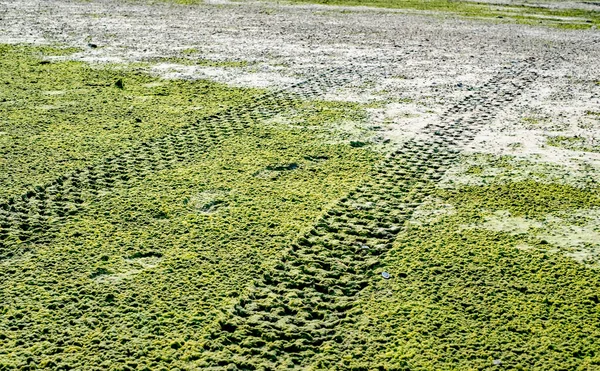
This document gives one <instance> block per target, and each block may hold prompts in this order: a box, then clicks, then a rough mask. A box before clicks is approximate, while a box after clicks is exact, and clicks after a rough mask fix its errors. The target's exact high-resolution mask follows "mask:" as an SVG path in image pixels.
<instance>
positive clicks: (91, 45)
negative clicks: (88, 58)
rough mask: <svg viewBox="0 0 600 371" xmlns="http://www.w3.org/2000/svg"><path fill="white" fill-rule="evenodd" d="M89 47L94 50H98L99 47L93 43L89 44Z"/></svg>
mask: <svg viewBox="0 0 600 371" xmlns="http://www.w3.org/2000/svg"><path fill="white" fill-rule="evenodd" d="M88 46H89V47H90V48H92V49H96V48H97V47H98V45H96V44H92V43H90V44H88Z"/></svg>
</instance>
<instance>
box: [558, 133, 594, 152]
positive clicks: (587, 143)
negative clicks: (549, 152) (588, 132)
mask: <svg viewBox="0 0 600 371" xmlns="http://www.w3.org/2000/svg"><path fill="white" fill-rule="evenodd" d="M546 144H547V145H549V146H552V147H560V148H566V149H570V150H574V151H585V152H600V146H599V145H593V144H592V141H591V140H590V139H586V138H584V137H581V136H566V135H552V136H548V137H547V138H546Z"/></svg>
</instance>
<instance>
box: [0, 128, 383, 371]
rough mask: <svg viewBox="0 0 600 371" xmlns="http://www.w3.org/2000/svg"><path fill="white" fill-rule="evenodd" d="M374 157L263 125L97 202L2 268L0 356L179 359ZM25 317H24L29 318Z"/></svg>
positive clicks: (73, 360)
mask: <svg viewBox="0 0 600 371" xmlns="http://www.w3.org/2000/svg"><path fill="white" fill-rule="evenodd" d="M317 156H320V158H325V157H326V158H327V160H324V161H314V160H313V159H312V158H315V157H317ZM307 158H308V159H307ZM376 158H377V157H374V156H373V155H372V154H371V153H370V152H369V151H367V150H365V149H354V148H352V147H350V146H347V145H326V144H323V143H322V142H321V141H320V140H319V139H316V138H315V136H314V135H312V134H310V133H307V132H303V131H301V130H297V131H292V132H291V131H289V130H287V129H286V130H283V131H282V130H279V131H278V130H274V129H266V130H258V131H256V132H254V133H249V134H248V135H240V136H239V137H235V138H231V139H230V140H227V141H226V142H225V143H223V145H222V146H220V147H219V148H215V149H214V150H211V151H210V152H209V153H208V154H206V155H203V156H200V157H199V158H198V159H197V160H196V161H194V163H193V164H192V165H185V166H181V167H178V168H175V169H172V170H168V171H162V172H158V173H156V174H154V175H152V176H151V177H148V178H147V179H144V180H142V181H139V182H136V183H135V184H133V185H131V186H130V187H127V188H116V189H114V190H113V191H111V192H110V193H107V194H104V195H103V196H101V197H100V198H99V199H97V200H93V201H90V202H89V205H87V206H86V210H85V211H84V212H83V213H81V214H80V215H78V216H76V217H74V218H73V219H72V220H70V221H68V222H67V223H66V224H65V225H64V226H62V227H61V229H60V232H59V234H58V236H57V237H56V238H55V239H54V240H53V241H52V242H50V243H48V244H38V245H36V246H35V249H36V251H37V252H36V256H34V257H31V258H29V257H24V258H23V259H22V260H17V261H14V262H12V263H9V264H8V265H7V266H5V267H4V268H3V269H2V270H0V275H2V282H3V285H2V290H3V297H4V304H3V310H2V311H3V312H4V313H6V316H5V317H3V318H4V321H2V324H0V333H1V334H2V335H3V340H0V342H1V343H2V344H1V345H2V346H0V349H4V350H8V351H9V352H10V353H9V354H10V356H9V355H7V354H6V353H4V354H0V360H2V361H4V362H5V364H9V365H21V364H23V363H25V362H27V358H31V359H33V360H34V363H35V364H40V363H44V364H52V365H56V367H59V366H60V365H65V366H66V365H69V366H70V367H75V368H78V367H83V366H85V365H90V364H98V365H101V366H102V367H110V365H114V364H118V365H119V366H118V367H120V368H122V369H124V366H123V365H129V364H130V363H132V364H136V365H138V366H139V367H148V368H149V369H157V368H160V367H166V368H168V369H172V368H173V367H177V366H180V367H182V365H185V361H183V360H182V357H183V354H182V351H179V348H181V346H182V345H183V344H185V343H193V342H194V341H198V340H199V339H201V338H202V336H203V335H204V333H205V331H206V330H207V327H208V326H209V325H210V324H211V323H212V322H213V321H214V320H215V315H216V313H218V310H224V309H225V308H227V307H228V306H229V305H230V304H231V303H232V302H233V300H234V299H235V298H236V297H238V296H239V295H241V294H242V293H243V292H244V289H245V287H247V285H248V284H249V283H250V282H251V281H252V279H253V278H254V277H255V276H256V275H257V274H259V272H261V269H262V268H264V267H265V266H268V265H270V264H274V262H275V261H277V260H278V258H279V252H280V251H281V249H283V248H284V247H285V246H287V245H289V243H291V242H292V241H293V240H294V239H295V238H296V237H297V236H298V235H299V234H300V232H302V231H303V230H304V229H307V228H308V227H310V226H311V225H312V224H313V223H314V220H315V218H316V217H317V216H318V215H319V214H320V213H322V212H323V211H324V209H325V208H326V206H327V205H328V204H330V203H331V202H333V201H335V200H336V199H337V198H339V197H341V196H342V195H343V194H344V193H345V192H347V191H348V190H349V189H352V188H353V187H355V186H356V185H357V184H358V183H359V182H360V181H361V180H362V179H364V176H365V173H366V172H367V171H368V169H369V168H370V166H371V164H372V163H373V161H374V160H375V159H376ZM279 163H295V164H297V167H296V168H294V169H290V170H280V171H282V172H283V173H284V174H282V175H281V176H279V177H277V178H275V179H264V178H261V177H257V176H255V174H256V172H257V171H260V170H261V169H266V168H268V167H270V166H271V167H273V164H279ZM224 189H226V190H227V191H226V192H221V193H220V197H222V198H223V199H225V200H226V202H225V204H224V205H223V206H221V207H219V208H217V209H216V210H214V212H212V213H199V212H197V211H196V210H194V209H193V208H190V207H189V206H190V205H189V202H186V200H189V199H191V198H193V197H194V195H199V194H202V193H206V192H207V191H209V192H211V191H212V192H215V191H218V190H224ZM143 259H146V260H143ZM17 316H21V317H24V318H27V324H26V325H25V326H23V327H22V328H19V327H18V326H16V323H17V322H19V321H18V319H17ZM132 329H133V330H132ZM44 332H45V334H46V335H43V336H42V338H43V339H44V340H41V341H38V340H37V339H38V336H39V334H42V333H44ZM0 338H2V336H0ZM19 339H28V340H27V341H26V342H24V343H21V342H20V341H19ZM66 348H71V350H70V351H69V352H67V351H66V350H65V349H66ZM3 357H4V358H3ZM2 361H0V364H2ZM138 366H136V367H138ZM129 367H131V366H129Z"/></svg>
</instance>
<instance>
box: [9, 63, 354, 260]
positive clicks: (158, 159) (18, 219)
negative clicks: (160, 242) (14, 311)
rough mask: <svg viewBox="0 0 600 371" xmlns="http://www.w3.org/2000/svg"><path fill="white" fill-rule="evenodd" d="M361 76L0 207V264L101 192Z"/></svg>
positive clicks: (196, 127) (229, 119) (129, 153)
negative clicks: (298, 101) (296, 102)
mask: <svg viewBox="0 0 600 371" xmlns="http://www.w3.org/2000/svg"><path fill="white" fill-rule="evenodd" d="M359 77H360V76H359V75H358V74H357V73H356V72H355V71H352V70H348V69H342V68H332V69H329V70H327V71H326V72H325V73H320V74H318V75H315V76H314V77H312V78H309V79H307V80H305V81H302V82H300V83H297V84H294V85H292V86H290V87H288V88H286V89H282V90H279V91H276V92H272V93H267V94H265V95H263V96H260V97H257V98H255V99H254V100H253V102H251V103H250V104H245V105H241V106H237V107H231V108H228V109H225V110H223V111H221V112H218V113H216V114H213V115H210V116H207V117H203V118H201V119H199V120H198V121H196V122H195V123H193V124H191V125H189V126H187V127H184V128H182V129H180V130H177V131H175V132H174V133H170V134H167V135H166V136H163V137H160V138H155V139H152V140H148V141H146V142H143V143H141V144H140V145H138V146H136V147H134V148H131V149H128V150H125V151H123V152H120V153H115V154H114V155H112V156H110V157H106V158H105V159H103V160H102V161H100V162H98V163H96V164H93V165H89V166H87V167H86V168H83V169H78V170H76V171H73V172H71V173H69V174H65V175H63V176H60V177H58V178H57V179H55V180H54V181H52V182H50V183H48V184H46V185H43V186H38V187H35V188H33V189H30V190H28V191H26V192H25V193H23V194H21V195H20V196H18V197H12V198H10V199H8V200H6V201H4V202H0V262H2V261H3V260H5V259H9V258H11V257H14V256H18V255H20V254H23V253H24V252H26V251H32V246H31V243H32V242H44V241H48V240H49V239H50V238H52V232H53V231H54V230H56V227H57V226H59V225H60V224H61V223H62V222H63V221H64V220H65V219H66V218H68V217H69V216H71V215H74V214H76V213H78V212H79V211H80V210H81V209H82V207H83V206H84V204H85V202H87V201H90V200H93V199H94V198H95V197H96V196H97V195H98V193H99V192H103V191H107V190H109V189H111V188H114V187H120V186H124V187H127V183H128V182H129V181H130V180H131V179H140V178H144V177H145V176H147V175H148V174H151V173H153V172H156V171H161V170H165V169H170V168H173V167H174V166H176V165H178V164H181V163H185V162H187V161H193V159H194V158H197V156H198V155H199V154H201V153H204V152H206V151H207V150H209V149H211V148H215V147H216V146H218V145H219V144H220V143H222V142H223V141H224V140H225V139H226V138H228V137H230V136H232V135H235V134H236V133H240V132H245V131H246V130H248V129H251V128H252V127H254V126H255V125H256V123H257V122H260V121H263V120H265V119H267V118H270V117H273V116H275V115H278V114H283V113H285V112H286V111H287V110H289V109H290V108H291V107H293V105H294V102H295V101H297V100H306V99H312V98H316V97H318V96H319V95H321V94H323V93H324V92H326V91H328V90H329V89H331V88H332V87H338V86H343V85H345V84H347V83H349V82H351V81H353V80H355V79H357V78H359Z"/></svg>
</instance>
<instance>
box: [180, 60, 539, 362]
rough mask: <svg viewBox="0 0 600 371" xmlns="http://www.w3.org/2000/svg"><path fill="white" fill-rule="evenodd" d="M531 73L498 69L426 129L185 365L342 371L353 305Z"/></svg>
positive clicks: (255, 288)
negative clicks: (419, 210)
mask: <svg viewBox="0 0 600 371" xmlns="http://www.w3.org/2000/svg"><path fill="white" fill-rule="evenodd" d="M536 68H548V63H547V62H546V63H536V62H535V61H534V60H528V61H525V62H522V63H517V64H513V65H512V66H511V67H507V68H505V69H504V70H502V71H500V72H499V73H497V75H495V76H494V77H493V78H492V79H491V80H490V81H488V82H487V83H486V84H484V85H483V86H481V87H480V89H478V90H477V91H475V92H474V93H473V94H471V95H470V96H468V97H466V98H465V99H464V100H462V101H461V102H460V103H458V104H456V105H455V106H453V107H451V108H450V109H449V110H448V111H447V112H445V113H444V114H443V115H442V117H441V120H440V122H439V124H435V125H429V126H428V127H427V128H426V130H425V132H424V134H425V135H424V138H423V139H415V140H411V141H409V142H407V143H406V144H405V145H404V146H403V147H402V148H401V149H400V150H398V151H396V152H394V153H392V154H391V155H390V156H389V157H388V158H387V159H386V160H385V161H384V162H383V163H382V164H380V165H379V166H378V167H377V168H376V169H375V171H374V172H373V174H372V176H371V178H370V179H369V180H368V181H367V182H366V183H364V184H363V185H361V186H360V187H359V188H358V189H356V190H354V191H352V192H351V193H350V194H348V195H347V197H346V198H344V199H342V200H341V201H340V202H339V203H338V204H337V205H336V206H335V207H333V208H332V209H331V210H329V211H328V212H327V213H326V214H325V215H324V216H323V217H322V218H321V219H320V220H318V222H317V223H316V225H314V227H313V228H312V229H311V230H310V231H308V232H307V233H306V234H305V235H304V236H303V237H301V238H299V240H298V241H297V242H296V243H295V244H293V245H292V246H291V247H289V248H288V249H287V250H286V251H285V252H284V253H283V258H282V259H281V261H280V262H279V263H278V264H277V265H276V266H275V267H274V269H272V270H270V271H267V272H264V273H263V275H262V278H261V279H260V280H258V281H257V282H254V284H253V285H252V286H251V288H250V291H249V293H248V295H247V296H245V297H244V298H242V299H240V300H239V302H238V303H237V304H236V305H235V306H234V307H233V308H231V310H230V311H229V312H228V313H227V314H226V315H225V316H224V317H223V318H222V319H221V320H220V321H219V322H218V323H216V324H215V326H214V328H213V330H212V332H210V334H209V335H208V337H207V339H206V342H204V344H203V349H200V350H198V352H191V353H189V354H192V355H190V356H189V357H188V360H190V361H195V362H197V363H195V365H196V364H197V365H198V366H200V367H202V368H207V369H224V368H226V367H227V369H243V370H255V369H261V370H264V369H266V370H275V369H283V368H300V369H305V368H311V369H313V368H318V369H334V368H342V369H343V368H344V364H343V363H341V361H340V360H341V359H342V358H343V355H344V354H346V352H345V350H348V349H351V348H353V347H354V346H357V345H358V346H360V344H354V343H353V342H354V340H352V339H351V337H352V336H350V335H348V336H347V335H346V334H345V333H343V332H342V330H341V329H342V328H343V326H341V325H343V324H344V323H354V322H356V319H357V316H359V315H360V313H359V309H358V308H356V307H355V301H356V298H357V296H358V295H359V293H360V292H361V291H362V290H363V289H364V288H366V287H367V286H368V285H369V284H370V283H371V282H373V280H376V279H384V278H383V277H382V273H383V272H381V270H380V269H379V268H378V264H379V262H380V261H381V259H382V257H383V256H384V254H385V253H386V252H387V251H388V250H389V249H390V248H391V247H392V243H393V241H394V239H395V237H396V236H397V235H398V233H399V232H400V231H401V230H402V229H403V225H404V223H405V222H406V221H407V220H409V219H410V217H411V215H412V212H413V211H414V210H415V208H416V207H417V206H418V205H419V204H420V203H421V202H422V201H423V200H424V198H425V197H427V196H428V195H429V194H431V190H432V189H433V187H434V186H435V183H436V182H437V181H438V180H439V179H440V178H441V177H442V176H443V175H444V173H445V171H446V170H447V169H448V167H449V166H450V165H452V164H453V163H455V162H456V161H457V160H458V157H459V152H460V146H461V145H464V144H466V143H468V142H469V141H470V140H472V139H473V138H474V137H475V135H476V134H477V132H478V131H479V130H480V129H481V127H482V126H484V125H485V124H487V123H489V122H490V120H492V119H493V118H494V117H495V115H496V114H497V113H498V112H499V111H500V110H501V108H502V106H504V105H506V104H509V103H511V102H512V101H513V100H514V99H515V98H516V97H517V96H519V95H520V94H521V92H522V91H523V90H524V89H525V88H526V87H527V85H529V84H530V83H531V82H532V81H534V80H535V79H536V77H537V73H536V72H535V69H536ZM394 278H396V277H393V276H392V277H391V279H394ZM369 346H370V347H372V346H376V347H377V346H382V345H376V344H369ZM365 369H367V368H365Z"/></svg>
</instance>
